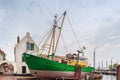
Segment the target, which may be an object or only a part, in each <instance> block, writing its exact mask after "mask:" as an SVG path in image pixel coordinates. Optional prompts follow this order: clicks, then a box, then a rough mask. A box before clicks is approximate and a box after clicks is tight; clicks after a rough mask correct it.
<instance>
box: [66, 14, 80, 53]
mask: <svg viewBox="0 0 120 80" xmlns="http://www.w3.org/2000/svg"><path fill="white" fill-rule="evenodd" d="M66 17H67V20H68V23H69V25H70V27H71V30H72V32H73V35H74V37H75V40H76V42H77V44H78V47H79V48H80V51H81V50H82V49H81V47H80V43H79V40H78V38H77V36H76V34H75V31H74V29H73V27H72V25H71V23H70V19H69V18H68V15H66Z"/></svg>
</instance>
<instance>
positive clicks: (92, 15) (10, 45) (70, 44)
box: [0, 0, 120, 64]
mask: <svg viewBox="0 0 120 80" xmlns="http://www.w3.org/2000/svg"><path fill="white" fill-rule="evenodd" d="M64 11H67V16H68V17H69V20H70V23H71V24H72V27H73V29H74V31H75V33H76V35H77V38H78V40H79V42H80V45H81V46H83V45H84V46H85V47H86V50H85V56H86V57H88V58H89V61H90V63H91V64H92V60H93V50H94V48H95V47H97V48H96V62H97V63H96V64H98V62H102V61H103V62H104V64H105V63H106V61H108V64H110V61H111V59H112V61H113V62H117V61H118V62H120V0H0V48H1V49H2V50H4V51H5V53H6V54H7V59H8V60H10V61H11V60H12V61H13V60H14V46H15V44H16V38H17V36H18V35H19V36H20V38H23V37H24V36H25V35H26V32H30V34H31V36H32V37H33V39H34V40H35V41H36V43H39V41H40V40H39V39H40V37H41V36H42V35H43V34H44V32H46V31H47V30H48V29H49V28H50V27H51V25H52V23H53V19H54V15H55V14H56V13H57V15H58V16H60V15H61V14H62V13H63V12H64ZM69 30H70V25H69V24H68V21H67V18H66V19H65V26H64V28H63V32H62V35H64V37H65V44H66V46H67V48H69V49H68V50H69V51H68V52H70V51H71V52H72V53H73V51H74V53H76V50H78V47H77V45H76V42H75V39H74V36H73V35H72V34H71V33H69V32H70V31H69ZM64 31H65V32H64ZM70 48H71V49H70ZM59 51H60V50H59ZM63 54H65V53H62V51H61V54H60V53H58V55H63Z"/></svg>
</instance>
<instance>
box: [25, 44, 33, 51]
mask: <svg viewBox="0 0 120 80" xmlns="http://www.w3.org/2000/svg"><path fill="white" fill-rule="evenodd" d="M26 47H27V50H34V44H33V43H29V42H27V43H26Z"/></svg>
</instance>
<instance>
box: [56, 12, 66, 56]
mask: <svg viewBox="0 0 120 80" xmlns="http://www.w3.org/2000/svg"><path fill="white" fill-rule="evenodd" d="M63 15H64V16H63V19H62V23H61V27H60V31H59V34H58V38H57V42H56V46H55V52H54V54H55V53H56V49H57V46H58V42H59V39H60V35H61V31H62V27H63V23H64V19H65V15H66V11H65V12H64V13H63Z"/></svg>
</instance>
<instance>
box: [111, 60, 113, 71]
mask: <svg viewBox="0 0 120 80" xmlns="http://www.w3.org/2000/svg"><path fill="white" fill-rule="evenodd" d="M112 59H113V58H112ZM112 59H111V73H112V68H113V66H112Z"/></svg>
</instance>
